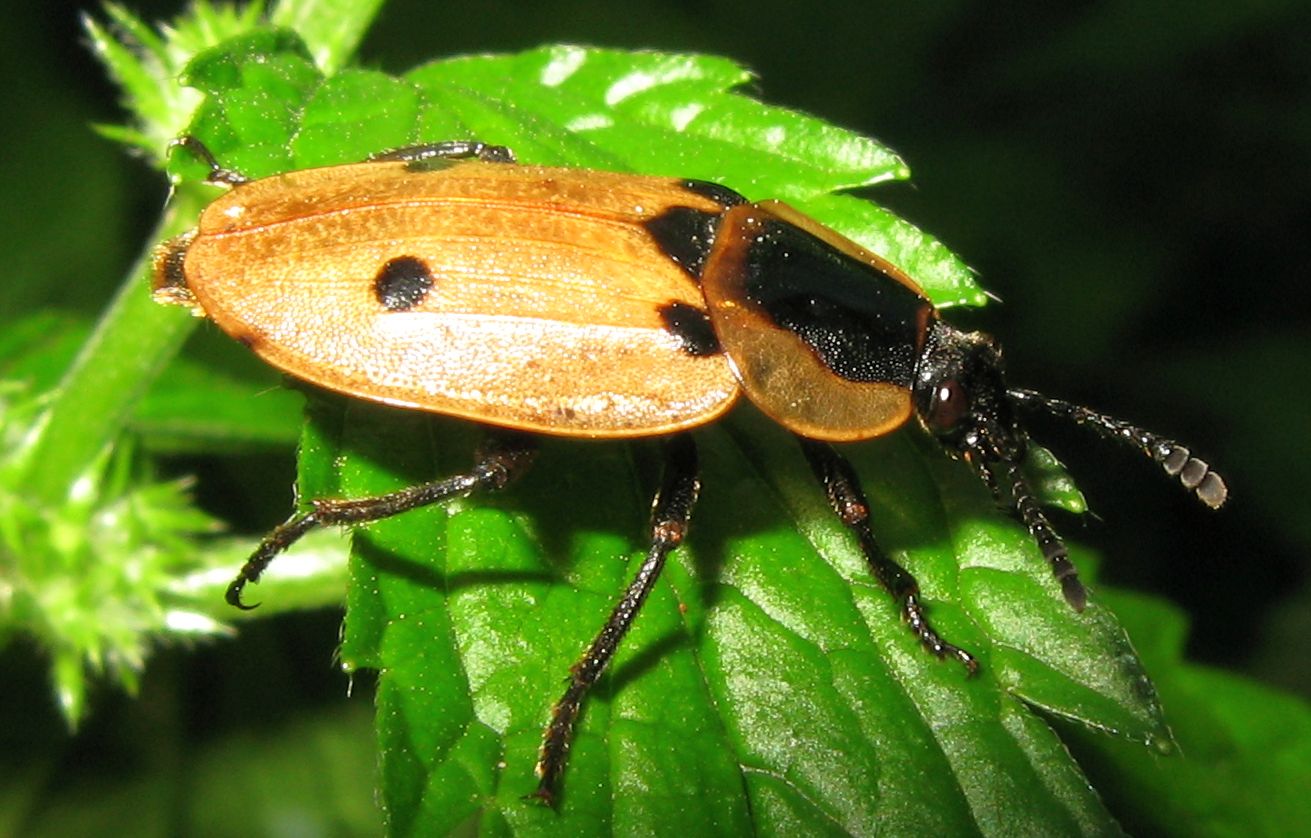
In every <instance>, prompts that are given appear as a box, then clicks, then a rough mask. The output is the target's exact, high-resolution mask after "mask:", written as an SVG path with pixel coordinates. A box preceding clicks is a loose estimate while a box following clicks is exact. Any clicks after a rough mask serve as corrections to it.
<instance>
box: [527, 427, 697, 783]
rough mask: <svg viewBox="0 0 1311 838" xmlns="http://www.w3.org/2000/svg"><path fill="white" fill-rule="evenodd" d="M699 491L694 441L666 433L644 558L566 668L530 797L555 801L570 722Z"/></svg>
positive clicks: (675, 541) (678, 540)
mask: <svg viewBox="0 0 1311 838" xmlns="http://www.w3.org/2000/svg"><path fill="white" fill-rule="evenodd" d="M700 490H701V478H700V476H699V475H698V468H697V456H696V444H695V443H694V442H693V441H692V438H691V437H690V436H688V435H687V434H679V435H678V436H674V437H670V438H669V439H668V440H667V441H666V442H665V469H664V475H663V477H662V478H661V484H660V491H659V492H657V493H656V496H655V501H654V503H653V505H652V510H651V543H650V546H649V547H648V548H647V553H646V559H645V560H644V561H643V562H642V566H641V567H640V568H639V569H638V571H637V575H636V576H634V577H633V581H632V582H630V583H629V585H628V589H627V590H625V591H624V595H623V596H622V597H620V599H619V602H618V603H617V604H616V605H615V607H614V610H613V611H611V612H610V616H609V617H608V618H607V619H606V621H605V625H604V626H602V627H601V631H600V633H598V634H597V635H596V638H595V639H594V640H593V641H592V644H591V645H590V646H588V647H587V651H586V652H584V653H583V656H582V657H581V658H579V660H578V662H577V663H575V664H574V665H573V667H572V668H571V669H570V671H569V686H568V688H566V689H565V693H564V695H563V696H562V697H561V698H560V700H559V701H557V702H556V704H555V707H553V708H552V709H551V720H550V722H549V723H548V724H547V726H546V731H545V733H544V735H543V738H542V748H541V751H540V752H539V753H538V757H537V776H538V778H539V780H538V784H537V790H536V791H534V792H533V793H532V794H531V795H529V797H531V798H534V799H536V800H539V801H541V802H542V803H545V804H547V805H549V806H554V805H555V789H556V784H557V783H558V782H559V779H560V775H561V774H562V773H563V772H564V766H565V761H566V760H567V759H568V757H569V745H570V743H571V740H572V739H573V731H574V723H575V722H576V721H577V720H578V714H579V711H581V710H582V706H583V699H584V697H585V696H586V695H587V691H588V690H589V689H591V687H592V685H593V684H595V683H596V680H597V679H598V678H600V677H601V673H602V672H603V671H605V667H606V664H608V663H609V662H610V658H612V657H613V656H614V653H615V650H616V649H617V648H619V643H620V641H621V640H623V638H624V635H625V634H627V632H628V629H629V627H631V626H632V625H633V620H634V619H635V618H636V617H637V612H638V611H640V610H641V608H642V603H643V602H645V601H646V597H647V594H649V593H651V589H652V588H653V587H654V586H655V583H656V580H657V579H659V578H660V571H661V569H663V568H664V566H665V559H666V558H667V557H668V556H669V553H670V551H672V550H673V549H674V548H675V547H677V546H678V545H680V544H682V543H683V539H684V537H686V535H687V527H688V521H689V519H690V518H691V515H692V507H693V506H694V505H695V504H696V498H697V494H698V493H699V492H700Z"/></svg>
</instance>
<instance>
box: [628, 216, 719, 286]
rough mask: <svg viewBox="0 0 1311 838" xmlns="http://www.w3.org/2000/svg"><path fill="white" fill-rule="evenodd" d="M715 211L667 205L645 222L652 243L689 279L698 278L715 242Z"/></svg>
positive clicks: (716, 219) (717, 219)
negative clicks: (666, 207) (685, 272)
mask: <svg viewBox="0 0 1311 838" xmlns="http://www.w3.org/2000/svg"><path fill="white" fill-rule="evenodd" d="M719 218H720V215H719V213H714V212H705V211H704V210H699V209H693V208H692V207H670V208H669V209H667V210H665V211H664V212H662V213H660V214H659V215H657V216H655V217H654V218H651V219H649V220H648V221H646V222H645V224H644V226H645V227H646V231H647V232H648V233H650V234H651V238H653V239H655V243H656V246H657V247H659V248H660V250H661V251H663V252H664V254H665V255H666V256H668V257H669V258H670V259H672V260H673V261H674V262H675V263H677V264H678V266H679V267H681V268H682V269H683V270H684V271H687V274H688V275H689V276H691V277H692V278H693V279H697V280H699V279H700V278H701V271H702V270H703V269H704V268H705V264H706V257H708V256H709V255H710V247H711V245H713V244H714V243H715V230H716V229H718V227H719Z"/></svg>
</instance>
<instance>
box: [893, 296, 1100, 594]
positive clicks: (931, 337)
mask: <svg viewBox="0 0 1311 838" xmlns="http://www.w3.org/2000/svg"><path fill="white" fill-rule="evenodd" d="M915 407H916V411H917V412H918V413H919V417H920V421H921V422H923V423H924V426H925V427H926V428H928V430H929V431H930V432H931V433H932V434H933V435H934V436H936V437H937V438H938V440H939V441H940V442H941V443H942V444H943V445H944V446H946V447H947V449H948V450H950V451H952V452H954V453H955V454H956V455H958V456H960V457H963V458H964V459H965V461H966V462H968V463H969V464H970V465H971V466H973V467H974V470H975V472H976V473H977V474H978V475H979V478H980V479H981V480H982V481H983V482H984V484H985V485H987V487H988V489H989V490H990V491H991V492H992V495H993V497H994V498H996V499H997V501H998V502H999V503H1005V504H1007V505H1009V506H1010V507H1011V508H1012V509H1013V510H1014V511H1015V514H1016V516H1017V517H1018V518H1019V519H1020V521H1021V522H1023V523H1024V525H1025V526H1026V527H1027V528H1028V530H1029V533H1030V534H1031V535H1032V536H1033V539H1034V541H1035V542H1037V544H1038V548H1039V549H1040V550H1041V551H1042V554H1043V557H1044V558H1045V559H1047V562H1048V564H1049V565H1051V569H1052V573H1053V574H1054V575H1055V576H1056V578H1057V580H1058V581H1059V582H1060V583H1061V589H1062V591H1063V592H1064V594H1065V599H1066V601H1067V602H1069V604H1070V605H1071V606H1072V607H1073V608H1074V609H1075V610H1078V611H1082V610H1083V608H1084V605H1085V604H1086V603H1087V593H1086V592H1085V590H1084V588H1083V585H1082V584H1081V583H1080V582H1079V578H1078V575H1077V574H1076V573H1075V569H1074V565H1073V564H1071V563H1070V560H1069V558H1068V556H1067V553H1066V549H1065V544H1064V543H1063V542H1062V541H1061V539H1060V536H1058V535H1057V534H1056V531H1055V530H1054V529H1053V528H1052V526H1051V524H1049V523H1048V521H1047V517H1046V515H1045V514H1044V513H1043V511H1042V508H1041V507H1040V506H1039V505H1038V502H1037V500H1036V499H1035V498H1034V494H1033V490H1032V489H1031V488H1030V486H1029V483H1028V481H1027V480H1026V479H1025V477H1024V473H1023V471H1022V470H1021V469H1020V464H1021V463H1022V462H1023V460H1024V455H1025V452H1026V450H1027V448H1028V435H1027V434H1026V433H1025V431H1024V428H1023V427H1022V426H1021V425H1020V423H1019V420H1018V418H1017V417H1016V415H1015V407H1016V401H1015V399H1014V397H1013V396H1012V394H1011V392H1010V391H1008V390H1007V389H1006V381H1005V374H1004V371H1003V368H1002V358H1001V347H1000V346H998V345H997V341H996V340H994V339H993V337H992V336H991V335H986V334H983V333H982V332H961V331H958V330H956V329H954V328H952V327H951V326H950V325H948V324H947V323H944V322H942V321H941V320H935V321H934V322H932V323H931V324H930V326H929V333H928V336H927V340H926V342H925V346H924V351H923V353H922V354H921V355H920V361H919V365H918V367H917V369H916V375H915Z"/></svg>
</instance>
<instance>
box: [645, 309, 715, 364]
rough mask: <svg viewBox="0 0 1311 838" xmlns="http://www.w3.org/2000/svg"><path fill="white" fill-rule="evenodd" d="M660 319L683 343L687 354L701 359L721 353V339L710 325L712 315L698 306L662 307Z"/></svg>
mask: <svg viewBox="0 0 1311 838" xmlns="http://www.w3.org/2000/svg"><path fill="white" fill-rule="evenodd" d="M660 319H661V320H663V321H664V322H665V328H666V329H668V330H669V331H671V332H673V333H674V334H675V335H677V336H678V339H679V340H681V341H682V342H683V351H684V352H686V353H687V354H689V355H693V356H695V357H698V358H701V357H704V356H706V355H715V354H718V353H719V351H720V349H719V338H718V337H716V336H715V329H714V327H713V326H711V325H710V315H709V314H707V313H706V312H704V311H702V310H701V309H699V308H697V307H696V306H690V305H688V304H687V303H666V304H665V305H663V306H661V307H660Z"/></svg>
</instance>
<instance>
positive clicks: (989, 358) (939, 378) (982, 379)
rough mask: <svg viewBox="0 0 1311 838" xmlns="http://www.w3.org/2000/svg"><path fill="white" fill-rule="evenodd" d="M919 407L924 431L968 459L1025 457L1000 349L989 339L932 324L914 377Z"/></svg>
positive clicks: (995, 460) (986, 459)
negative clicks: (927, 430)
mask: <svg viewBox="0 0 1311 838" xmlns="http://www.w3.org/2000/svg"><path fill="white" fill-rule="evenodd" d="M915 407H916V410H917V412H918V413H919V417H920V421H922V422H923V423H924V426H925V427H926V428H928V429H929V431H930V432H931V433H933V435H934V436H936V437H937V438H938V440H939V441H941V442H942V444H943V445H945V446H947V447H948V448H950V449H952V450H953V451H955V452H956V453H958V454H960V455H962V456H964V457H965V458H966V459H967V460H975V459H982V460H985V461H987V462H1004V461H1010V460H1014V461H1018V460H1021V459H1023V457H1024V451H1025V439H1026V437H1025V434H1024V429H1023V428H1021V427H1020V425H1019V423H1018V422H1017V421H1016V418H1015V411H1014V409H1013V407H1012V405H1011V401H1010V398H1009V397H1008V396H1007V394H1006V382H1005V375H1004V372H1003V369H1002V358H1001V347H1000V346H998V345H997V341H996V340H995V339H993V337H992V336H991V335H986V334H984V333H982V332H961V331H958V330H956V329H954V328H952V327H951V326H950V325H948V324H946V323H944V322H943V321H941V320H936V321H934V322H933V323H932V324H931V325H930V327H929V334H928V339H927V342H926V344H925V347H924V352H923V354H922V355H921V356H920V361H919V365H918V368H917V369H916V373H915Z"/></svg>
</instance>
